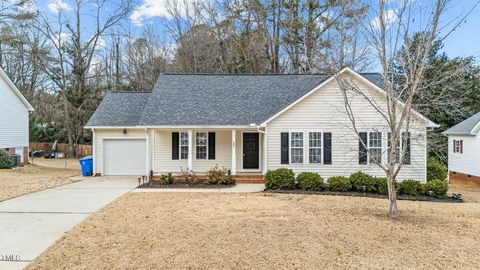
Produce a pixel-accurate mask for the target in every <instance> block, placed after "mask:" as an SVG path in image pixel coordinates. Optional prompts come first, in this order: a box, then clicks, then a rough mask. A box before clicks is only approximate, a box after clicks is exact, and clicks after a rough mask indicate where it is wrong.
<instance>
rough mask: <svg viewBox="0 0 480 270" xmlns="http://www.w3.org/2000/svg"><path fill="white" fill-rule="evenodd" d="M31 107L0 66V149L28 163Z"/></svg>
mask: <svg viewBox="0 0 480 270" xmlns="http://www.w3.org/2000/svg"><path fill="white" fill-rule="evenodd" d="M30 112H33V107H32V105H30V103H28V101H27V99H26V98H25V97H24V96H23V95H22V93H21V92H20V91H19V90H18V89H17V87H15V85H14V84H13V82H12V81H11V80H10V79H9V78H8V76H7V74H5V72H4V71H3V69H1V68H0V149H3V150H5V151H7V152H9V153H10V154H17V155H20V157H21V160H22V163H24V164H26V163H28V143H29V134H28V124H29V123H28V116H29V113H30Z"/></svg>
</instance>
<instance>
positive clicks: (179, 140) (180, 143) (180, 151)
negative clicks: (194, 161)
mask: <svg viewBox="0 0 480 270" xmlns="http://www.w3.org/2000/svg"><path fill="white" fill-rule="evenodd" d="M182 133H185V134H187V145H186V147H187V158H182V146H185V145H182ZM178 159H179V160H188V132H187V131H179V132H178Z"/></svg>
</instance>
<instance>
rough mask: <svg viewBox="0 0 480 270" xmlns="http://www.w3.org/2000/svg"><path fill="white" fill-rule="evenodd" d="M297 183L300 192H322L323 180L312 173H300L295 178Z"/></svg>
mask: <svg viewBox="0 0 480 270" xmlns="http://www.w3.org/2000/svg"><path fill="white" fill-rule="evenodd" d="M297 182H298V185H299V187H300V188H301V189H302V190H316V191H319V190H322V189H323V178H322V177H321V176H320V175H319V174H318V173H314V172H302V173H300V174H299V175H298V176H297Z"/></svg>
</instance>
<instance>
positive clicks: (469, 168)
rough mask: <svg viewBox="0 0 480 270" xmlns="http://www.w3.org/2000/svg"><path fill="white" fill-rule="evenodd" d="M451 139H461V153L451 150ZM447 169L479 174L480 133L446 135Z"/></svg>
mask: <svg viewBox="0 0 480 270" xmlns="http://www.w3.org/2000/svg"><path fill="white" fill-rule="evenodd" d="M453 140H456V141H460V140H462V141H463V153H458V152H457V153H454V152H453ZM448 170H449V171H454V172H459V173H463V174H470V175H473V176H480V135H478V134H477V135H476V136H453V135H450V136H449V137H448Z"/></svg>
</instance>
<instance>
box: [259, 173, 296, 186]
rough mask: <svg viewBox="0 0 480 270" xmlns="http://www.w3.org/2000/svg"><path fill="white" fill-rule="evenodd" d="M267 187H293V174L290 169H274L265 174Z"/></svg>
mask: <svg viewBox="0 0 480 270" xmlns="http://www.w3.org/2000/svg"><path fill="white" fill-rule="evenodd" d="M265 187H266V188H267V189H283V190H286V189H295V188H296V185H295V175H294V174H293V171H292V170H291V169H286V168H283V169H276V170H273V171H268V172H267V173H266V174H265Z"/></svg>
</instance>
